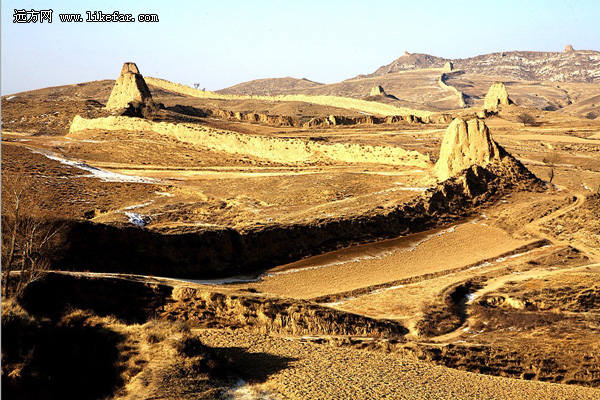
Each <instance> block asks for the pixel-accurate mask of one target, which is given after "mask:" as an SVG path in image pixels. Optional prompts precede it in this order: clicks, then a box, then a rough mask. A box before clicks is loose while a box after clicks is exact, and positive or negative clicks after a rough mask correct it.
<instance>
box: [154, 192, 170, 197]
mask: <svg viewBox="0 0 600 400" xmlns="http://www.w3.org/2000/svg"><path fill="white" fill-rule="evenodd" d="M154 193H156V194H157V195H159V196H165V197H173V196H175V195H174V194H173V193H169V192H154Z"/></svg>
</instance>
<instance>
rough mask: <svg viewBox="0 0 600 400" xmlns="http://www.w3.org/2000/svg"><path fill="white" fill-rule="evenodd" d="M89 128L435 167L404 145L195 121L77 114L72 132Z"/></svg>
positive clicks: (280, 158) (260, 153) (249, 149)
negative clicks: (254, 131)
mask: <svg viewBox="0 0 600 400" xmlns="http://www.w3.org/2000/svg"><path fill="white" fill-rule="evenodd" d="M85 129H100V130H130V131H152V132H156V133H159V134H162V135H167V136H170V137H173V138H176V139H177V140H179V141H182V142H186V143H191V144H195V145H199V146H203V147H207V148H209V149H213V150H218V151H224V152H227V153H232V154H246V155H250V156H254V157H258V158H262V159H265V160H270V161H274V162H280V163H286V164H299V163H302V164H305V163H312V162H317V161H321V162H323V161H325V162H327V161H333V162H348V163H377V164H387V165H410V166H416V167H420V168H428V167H430V166H431V161H430V159H429V157H428V156H426V155H424V154H421V153H419V152H417V151H412V150H404V149H402V148H400V147H391V146H370V145H361V144H347V143H335V144H323V143H318V142H314V141H304V140H299V139H283V138H274V137H266V136H258V135H244V134H238V133H235V132H228V131H218V130H215V129H212V128H208V127H204V126H197V125H192V124H183V123H182V124H173V123H168V122H152V121H149V120H145V119H141V118H131V117H115V116H110V117H105V118H95V119H85V118H81V117H80V116H76V117H75V118H74V119H73V123H72V124H71V129H70V132H71V133H72V132H77V131H81V130H85Z"/></svg>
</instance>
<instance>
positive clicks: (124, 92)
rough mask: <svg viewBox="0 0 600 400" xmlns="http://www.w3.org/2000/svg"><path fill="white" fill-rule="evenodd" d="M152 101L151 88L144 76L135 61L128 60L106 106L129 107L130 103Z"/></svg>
mask: <svg viewBox="0 0 600 400" xmlns="http://www.w3.org/2000/svg"><path fill="white" fill-rule="evenodd" d="M151 101H152V94H151V93H150V89H148V86H147V85H146V81H144V77H143V76H142V74H140V71H139V69H138V67H137V65H135V63H133V62H126V63H125V64H123V68H121V74H120V75H119V77H118V78H117V80H116V81H115V85H114V86H113V89H112V92H111V93H110V97H109V98H108V102H107V103H106V108H107V109H109V110H116V109H122V108H127V107H128V105H129V103H149V102H151Z"/></svg>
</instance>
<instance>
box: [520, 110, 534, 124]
mask: <svg viewBox="0 0 600 400" xmlns="http://www.w3.org/2000/svg"><path fill="white" fill-rule="evenodd" d="M517 121H519V122H520V123H522V124H523V125H525V126H536V125H537V122H536V119H535V117H534V116H533V115H531V114H528V113H521V114H519V115H517Z"/></svg>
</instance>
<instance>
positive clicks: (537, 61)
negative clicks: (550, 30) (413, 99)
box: [357, 46, 600, 83]
mask: <svg viewBox="0 0 600 400" xmlns="http://www.w3.org/2000/svg"><path fill="white" fill-rule="evenodd" d="M448 61H451V62H452V63H453V64H454V69H459V70H463V71H465V72H467V73H475V74H482V75H489V76H503V77H511V78H514V79H518V80H527V81H553V82H588V83H594V82H600V52H599V51H595V50H579V51H575V50H572V47H570V46H567V47H566V48H565V51H563V52H541V51H510V52H497V53H490V54H484V55H480V56H475V57H470V58H462V59H461V58H458V59H447V58H441V57H435V56H432V55H429V54H421V53H407V52H405V53H404V55H402V56H401V57H399V58H397V59H396V60H394V61H392V62H391V63H390V64H387V65H384V66H381V67H379V68H378V69H377V70H375V72H373V73H371V74H369V75H359V76H357V78H364V77H377V76H384V75H386V74H393V73H395V72H401V71H409V70H417V69H424V68H442V67H443V66H444V64H445V63H446V62H448Z"/></svg>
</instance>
